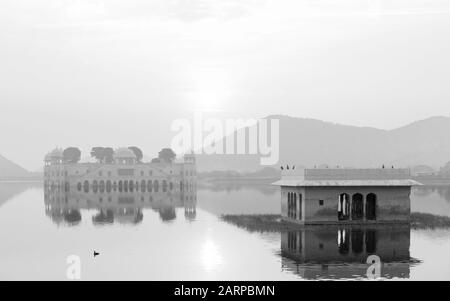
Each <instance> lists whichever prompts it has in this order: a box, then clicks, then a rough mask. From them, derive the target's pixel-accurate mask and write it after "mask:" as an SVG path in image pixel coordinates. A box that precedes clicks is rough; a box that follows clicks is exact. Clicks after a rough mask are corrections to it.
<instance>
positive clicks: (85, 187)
mask: <svg viewBox="0 0 450 301" xmlns="http://www.w3.org/2000/svg"><path fill="white" fill-rule="evenodd" d="M83 189H84V192H86V193H88V192H89V182H88V181H84V184H83Z"/></svg>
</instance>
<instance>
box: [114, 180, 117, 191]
mask: <svg viewBox="0 0 450 301" xmlns="http://www.w3.org/2000/svg"><path fill="white" fill-rule="evenodd" d="M113 191H114V192H116V191H117V182H116V181H114V184H113Z"/></svg>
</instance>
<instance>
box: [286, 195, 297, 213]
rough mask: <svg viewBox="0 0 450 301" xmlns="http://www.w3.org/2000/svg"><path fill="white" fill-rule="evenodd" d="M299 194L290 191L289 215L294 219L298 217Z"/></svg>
mask: <svg viewBox="0 0 450 301" xmlns="http://www.w3.org/2000/svg"><path fill="white" fill-rule="evenodd" d="M296 203H297V194H295V193H293V192H288V217H289V218H292V219H296V218H297V206H296V205H297V204H296Z"/></svg>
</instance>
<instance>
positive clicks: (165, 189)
mask: <svg viewBox="0 0 450 301" xmlns="http://www.w3.org/2000/svg"><path fill="white" fill-rule="evenodd" d="M162 190H163V192H167V181H166V180H163V181H162Z"/></svg>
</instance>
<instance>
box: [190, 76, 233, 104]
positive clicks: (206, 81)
mask: <svg viewBox="0 0 450 301" xmlns="http://www.w3.org/2000/svg"><path fill="white" fill-rule="evenodd" d="M191 80H192V85H191V86H190V89H189V91H188V92H187V99H188V102H189V106H190V108H192V109H193V110H195V111H223V110H224V109H225V106H226V104H227V101H228V100H229V98H230V95H231V91H230V88H229V79H228V77H227V76H226V74H225V73H224V72H223V71H221V70H217V69H203V70H197V71H195V72H193V73H192V77H191Z"/></svg>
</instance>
